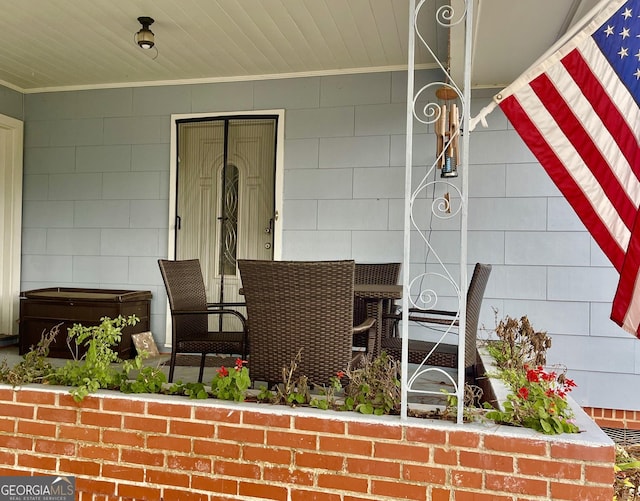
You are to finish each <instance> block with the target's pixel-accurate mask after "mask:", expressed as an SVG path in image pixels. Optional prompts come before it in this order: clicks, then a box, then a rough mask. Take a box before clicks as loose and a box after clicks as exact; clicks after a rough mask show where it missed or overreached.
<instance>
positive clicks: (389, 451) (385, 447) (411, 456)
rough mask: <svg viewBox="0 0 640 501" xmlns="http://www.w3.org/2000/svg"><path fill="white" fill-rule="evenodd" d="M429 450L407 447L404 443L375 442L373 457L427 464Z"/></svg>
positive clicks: (426, 447)
mask: <svg viewBox="0 0 640 501" xmlns="http://www.w3.org/2000/svg"><path fill="white" fill-rule="evenodd" d="M430 452H431V450H430V449H429V447H428V446H425V447H422V446H419V445H407V444H405V443H392V442H376V443H375V444H374V446H373V456H374V457H376V458H388V459H394V460H405V461H415V462H422V463H428V462H429V455H430Z"/></svg>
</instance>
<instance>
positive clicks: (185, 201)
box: [175, 116, 278, 303]
mask: <svg viewBox="0 0 640 501" xmlns="http://www.w3.org/2000/svg"><path fill="white" fill-rule="evenodd" d="M277 126H278V118H277V117H275V116H247V117H221V118H215V119H206V120H202V119H196V120H193V119H189V120H184V121H180V120H179V121H177V153H178V164H177V176H176V186H177V193H176V232H175V257H176V259H191V258H198V259H200V264H201V266H202V272H203V275H204V279H205V286H206V289H207V300H208V302H225V303H229V302H242V298H241V297H240V296H239V294H238V290H239V288H240V277H239V273H238V268H237V265H236V263H237V260H238V259H242V258H247V259H273V255H274V254H273V250H274V243H275V242H274V234H275V232H274V225H275V222H276V218H277V213H276V208H275V166H276V136H277Z"/></svg>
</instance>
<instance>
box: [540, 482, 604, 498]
mask: <svg viewBox="0 0 640 501" xmlns="http://www.w3.org/2000/svg"><path fill="white" fill-rule="evenodd" d="M551 499H553V500H554V501H556V500H566V501H601V500H604V499H606V500H609V499H613V484H612V485H611V486H607V487H602V486H600V485H598V486H585V485H576V484H561V483H555V482H553V483H552V484H551Z"/></svg>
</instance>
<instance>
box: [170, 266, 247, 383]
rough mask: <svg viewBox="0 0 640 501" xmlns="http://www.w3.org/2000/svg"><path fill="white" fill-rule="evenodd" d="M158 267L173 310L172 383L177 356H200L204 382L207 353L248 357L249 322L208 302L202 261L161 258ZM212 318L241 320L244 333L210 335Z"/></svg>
mask: <svg viewBox="0 0 640 501" xmlns="http://www.w3.org/2000/svg"><path fill="white" fill-rule="evenodd" d="M158 265H159V266H160V273H161V274H162V279H163V280H164V285H165V288H166V289H167V296H168V298H169V307H170V309H171V325H172V329H171V333H172V335H171V337H172V342H171V361H170V367H169V382H172V381H173V373H174V370H175V365H176V355H177V354H178V353H198V354H200V355H201V359H200V374H199V377H198V381H199V382H202V375H203V372H204V365H205V358H206V356H207V354H212V353H225V354H237V355H242V358H246V355H247V327H246V319H245V318H244V316H243V315H242V314H241V313H240V312H238V311H235V310H232V309H229V307H230V306H231V305H225V304H218V303H207V298H206V293H205V286H204V279H203V277H202V270H201V268H200V261H199V260H197V259H187V260H183V261H168V260H165V259H159V260H158ZM210 315H217V316H218V318H222V317H223V316H231V317H235V318H237V319H238V320H239V321H240V324H241V325H242V330H241V331H233V332H226V331H222V332H217V331H214V332H211V331H209V316H210Z"/></svg>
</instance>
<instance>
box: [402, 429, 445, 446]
mask: <svg viewBox="0 0 640 501" xmlns="http://www.w3.org/2000/svg"><path fill="white" fill-rule="evenodd" d="M406 435H407V441H409V442H421V443H425V444H434V445H444V444H445V443H446V442H447V433H446V432H445V431H444V430H433V429H429V428H407V431H406Z"/></svg>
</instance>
